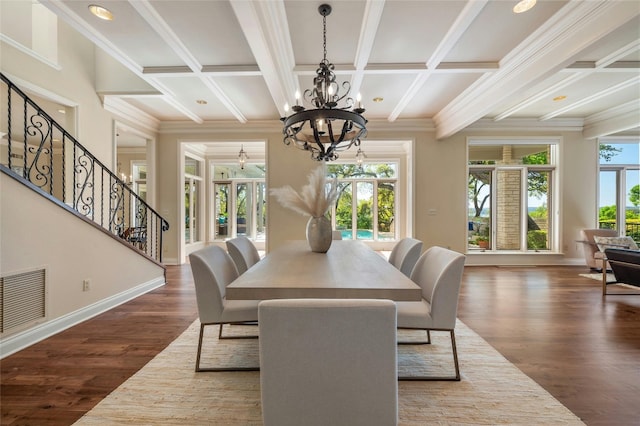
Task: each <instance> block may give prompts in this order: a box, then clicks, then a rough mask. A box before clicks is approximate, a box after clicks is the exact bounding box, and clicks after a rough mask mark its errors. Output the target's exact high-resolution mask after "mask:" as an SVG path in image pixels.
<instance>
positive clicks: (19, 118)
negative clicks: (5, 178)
mask: <svg viewBox="0 0 640 426" xmlns="http://www.w3.org/2000/svg"><path fill="white" fill-rule="evenodd" d="M0 77H1V79H2V103H3V104H4V105H6V108H7V109H6V115H5V113H4V112H3V115H4V117H2V121H1V123H2V125H1V131H2V132H3V133H6V136H4V137H3V140H2V144H0V167H4V168H5V170H6V171H7V173H10V174H16V175H18V176H20V177H21V178H23V179H26V180H27V181H29V182H30V183H31V184H32V185H34V186H35V187H37V188H39V189H40V190H41V191H43V192H45V193H46V194H49V195H50V196H52V197H54V198H56V199H57V200H59V201H60V202H62V203H64V204H66V205H67V206H69V207H71V208H72V209H73V210H75V211H76V212H77V213H79V214H80V215H82V216H84V217H85V218H87V219H89V220H91V221H93V222H94V223H96V224H98V225H99V226H101V227H102V228H103V229H105V230H107V231H108V232H110V233H112V234H114V235H116V236H117V237H119V238H121V239H122V240H124V241H126V242H128V243H129V244H131V245H132V246H133V247H135V248H136V249H138V250H140V251H142V252H144V253H145V254H146V255H147V256H149V257H151V258H153V259H155V260H156V261H158V262H162V233H163V232H164V231H166V230H168V229H169V223H168V222H167V221H166V220H165V219H164V218H162V217H161V216H160V215H159V214H158V213H157V212H156V211H155V210H154V209H153V208H151V207H150V206H149V205H148V204H147V203H146V202H145V200H143V199H142V198H140V196H138V194H136V193H135V192H134V191H133V190H132V189H131V188H130V187H129V186H128V185H127V183H125V182H124V181H122V180H121V179H120V178H119V177H118V176H117V175H116V174H114V173H113V172H112V171H111V170H109V169H108V168H107V167H106V166H105V165H104V164H102V162H100V160H98V159H97V158H96V157H95V156H94V155H93V154H91V152H89V151H88V150H87V149H86V148H85V147H84V146H82V145H81V144H80V143H79V142H78V141H77V140H76V139H75V138H74V137H73V136H71V135H70V134H69V133H68V132H67V131H66V130H65V129H64V128H63V127H62V126H61V125H60V124H58V123H57V122H56V121H55V120H53V119H52V118H51V116H49V115H48V114H47V113H46V112H45V111H44V110H42V109H41V108H40V107H39V106H38V105H37V104H36V103H35V102H34V101H33V100H31V99H30V98H29V97H28V96H27V95H25V94H24V93H23V92H22V91H21V90H20V89H19V88H18V87H16V86H15V85H14V84H13V83H12V82H11V81H10V80H9V79H7V78H6V77H5V76H4V74H2V73H0ZM5 120H6V121H5ZM5 138H6V144H5V143H4V142H5V141H4V139H5Z"/></svg>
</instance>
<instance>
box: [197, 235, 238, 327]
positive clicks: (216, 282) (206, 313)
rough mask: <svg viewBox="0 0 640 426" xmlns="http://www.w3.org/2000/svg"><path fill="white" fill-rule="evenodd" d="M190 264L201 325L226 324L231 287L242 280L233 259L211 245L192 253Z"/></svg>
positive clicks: (222, 250) (219, 248)
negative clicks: (226, 300) (229, 286)
mask: <svg viewBox="0 0 640 426" xmlns="http://www.w3.org/2000/svg"><path fill="white" fill-rule="evenodd" d="M189 262H190V264H191V271H192V273H193V281H194V284H195V287H196V299H197V304H198V316H199V317H200V322H201V323H204V324H208V323H215V322H220V321H222V312H223V311H224V297H225V294H226V288H227V285H228V284H229V283H231V282H232V281H233V280H235V279H236V278H238V271H237V270H236V268H235V266H234V264H233V260H232V259H231V257H230V256H229V255H228V254H227V252H226V251H224V249H222V248H221V247H218V246H209V247H205V248H203V249H201V250H198V251H195V252H193V253H191V254H189Z"/></svg>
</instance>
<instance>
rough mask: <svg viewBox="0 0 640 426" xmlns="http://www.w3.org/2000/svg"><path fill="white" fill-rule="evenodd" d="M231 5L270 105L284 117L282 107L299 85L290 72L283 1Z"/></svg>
mask: <svg viewBox="0 0 640 426" xmlns="http://www.w3.org/2000/svg"><path fill="white" fill-rule="evenodd" d="M230 4H231V7H232V9H233V11H234V13H235V15H236V18H237V19H238V23H239V24H240V28H241V29H242V32H243V33H244V36H245V38H246V40H247V42H248V43H249V47H250V49H251V52H252V53H253V56H254V58H255V59H256V63H257V64H258V68H260V71H261V72H262V76H263V78H264V80H265V83H266V86H267V88H268V90H269V92H270V93H271V97H272V99H273V102H274V103H275V105H276V108H278V112H279V113H280V116H284V115H285V111H284V105H285V103H288V102H291V101H292V100H293V99H294V98H295V92H296V90H297V89H298V86H299V85H298V81H297V78H296V77H295V76H294V75H293V74H292V73H291V71H292V70H293V68H294V56H293V46H292V44H291V38H290V36H289V25H288V23H287V15H286V12H285V8H284V2H283V1H282V0H277V1H268V2H248V1H243V0H231V2H230Z"/></svg>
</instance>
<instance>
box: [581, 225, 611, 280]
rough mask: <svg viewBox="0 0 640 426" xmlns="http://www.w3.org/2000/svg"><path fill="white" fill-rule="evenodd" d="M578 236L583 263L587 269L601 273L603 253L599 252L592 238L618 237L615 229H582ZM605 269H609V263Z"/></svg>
mask: <svg viewBox="0 0 640 426" xmlns="http://www.w3.org/2000/svg"><path fill="white" fill-rule="evenodd" d="M580 235H581V237H582V240H581V241H579V242H581V243H582V252H583V254H584V261H585V263H586V264H587V266H588V267H589V268H591V269H594V270H596V271H601V270H602V259H603V258H604V253H603V252H601V251H600V249H599V248H598V245H597V244H596V241H595V240H594V238H593V237H595V236H599V237H616V236H617V235H618V231H616V230H615V229H583V230H582V231H581V232H580ZM607 269H611V266H609V263H607Z"/></svg>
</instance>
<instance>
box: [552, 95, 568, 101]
mask: <svg viewBox="0 0 640 426" xmlns="http://www.w3.org/2000/svg"><path fill="white" fill-rule="evenodd" d="M565 99H567V97H566V96H564V95H562V96H556V97H555V98H553V100H554V101H556V102H558V101H564V100H565Z"/></svg>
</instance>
